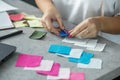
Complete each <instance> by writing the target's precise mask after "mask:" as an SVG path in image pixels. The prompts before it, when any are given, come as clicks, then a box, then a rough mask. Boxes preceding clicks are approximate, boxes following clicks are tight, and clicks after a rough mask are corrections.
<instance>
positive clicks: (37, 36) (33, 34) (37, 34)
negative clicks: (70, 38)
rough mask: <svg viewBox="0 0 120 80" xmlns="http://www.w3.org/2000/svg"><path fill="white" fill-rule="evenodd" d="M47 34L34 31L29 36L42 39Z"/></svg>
mask: <svg viewBox="0 0 120 80" xmlns="http://www.w3.org/2000/svg"><path fill="white" fill-rule="evenodd" d="M46 34H47V32H43V31H34V32H33V33H32V35H31V36H30V37H29V38H31V39H42V38H43V37H44V36H45V35H46Z"/></svg>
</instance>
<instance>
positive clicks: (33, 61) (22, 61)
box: [16, 54, 43, 67]
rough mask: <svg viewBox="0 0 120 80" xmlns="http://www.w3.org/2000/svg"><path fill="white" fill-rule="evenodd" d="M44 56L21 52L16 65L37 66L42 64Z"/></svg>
mask: <svg viewBox="0 0 120 80" xmlns="http://www.w3.org/2000/svg"><path fill="white" fill-rule="evenodd" d="M42 58H43V57H42V56H36V55H29V54H19V55H18V59H17V61H16V67H36V66H39V65H40V62H41V60H42Z"/></svg>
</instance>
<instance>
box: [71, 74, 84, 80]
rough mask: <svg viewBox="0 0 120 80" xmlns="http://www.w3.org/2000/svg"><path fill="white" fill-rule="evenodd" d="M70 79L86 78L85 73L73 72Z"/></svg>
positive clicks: (81, 79)
mask: <svg viewBox="0 0 120 80" xmlns="http://www.w3.org/2000/svg"><path fill="white" fill-rule="evenodd" d="M69 80H85V77H84V73H82V72H71V73H70V79H69Z"/></svg>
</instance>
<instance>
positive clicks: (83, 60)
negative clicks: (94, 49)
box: [69, 52, 94, 64]
mask: <svg viewBox="0 0 120 80" xmlns="http://www.w3.org/2000/svg"><path fill="white" fill-rule="evenodd" d="M93 56H94V54H92V53H88V52H83V53H82V55H81V57H80V58H69V61H70V62H75V63H84V64H88V63H89V62H90V59H91V58H92V57H93Z"/></svg>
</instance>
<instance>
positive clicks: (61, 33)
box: [59, 30, 69, 37]
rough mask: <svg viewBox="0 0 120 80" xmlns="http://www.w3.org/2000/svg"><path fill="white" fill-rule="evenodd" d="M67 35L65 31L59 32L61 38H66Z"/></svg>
mask: <svg viewBox="0 0 120 80" xmlns="http://www.w3.org/2000/svg"><path fill="white" fill-rule="evenodd" d="M68 35H69V34H68V32H67V30H61V31H60V32H59V36H61V37H67V36H68Z"/></svg>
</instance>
